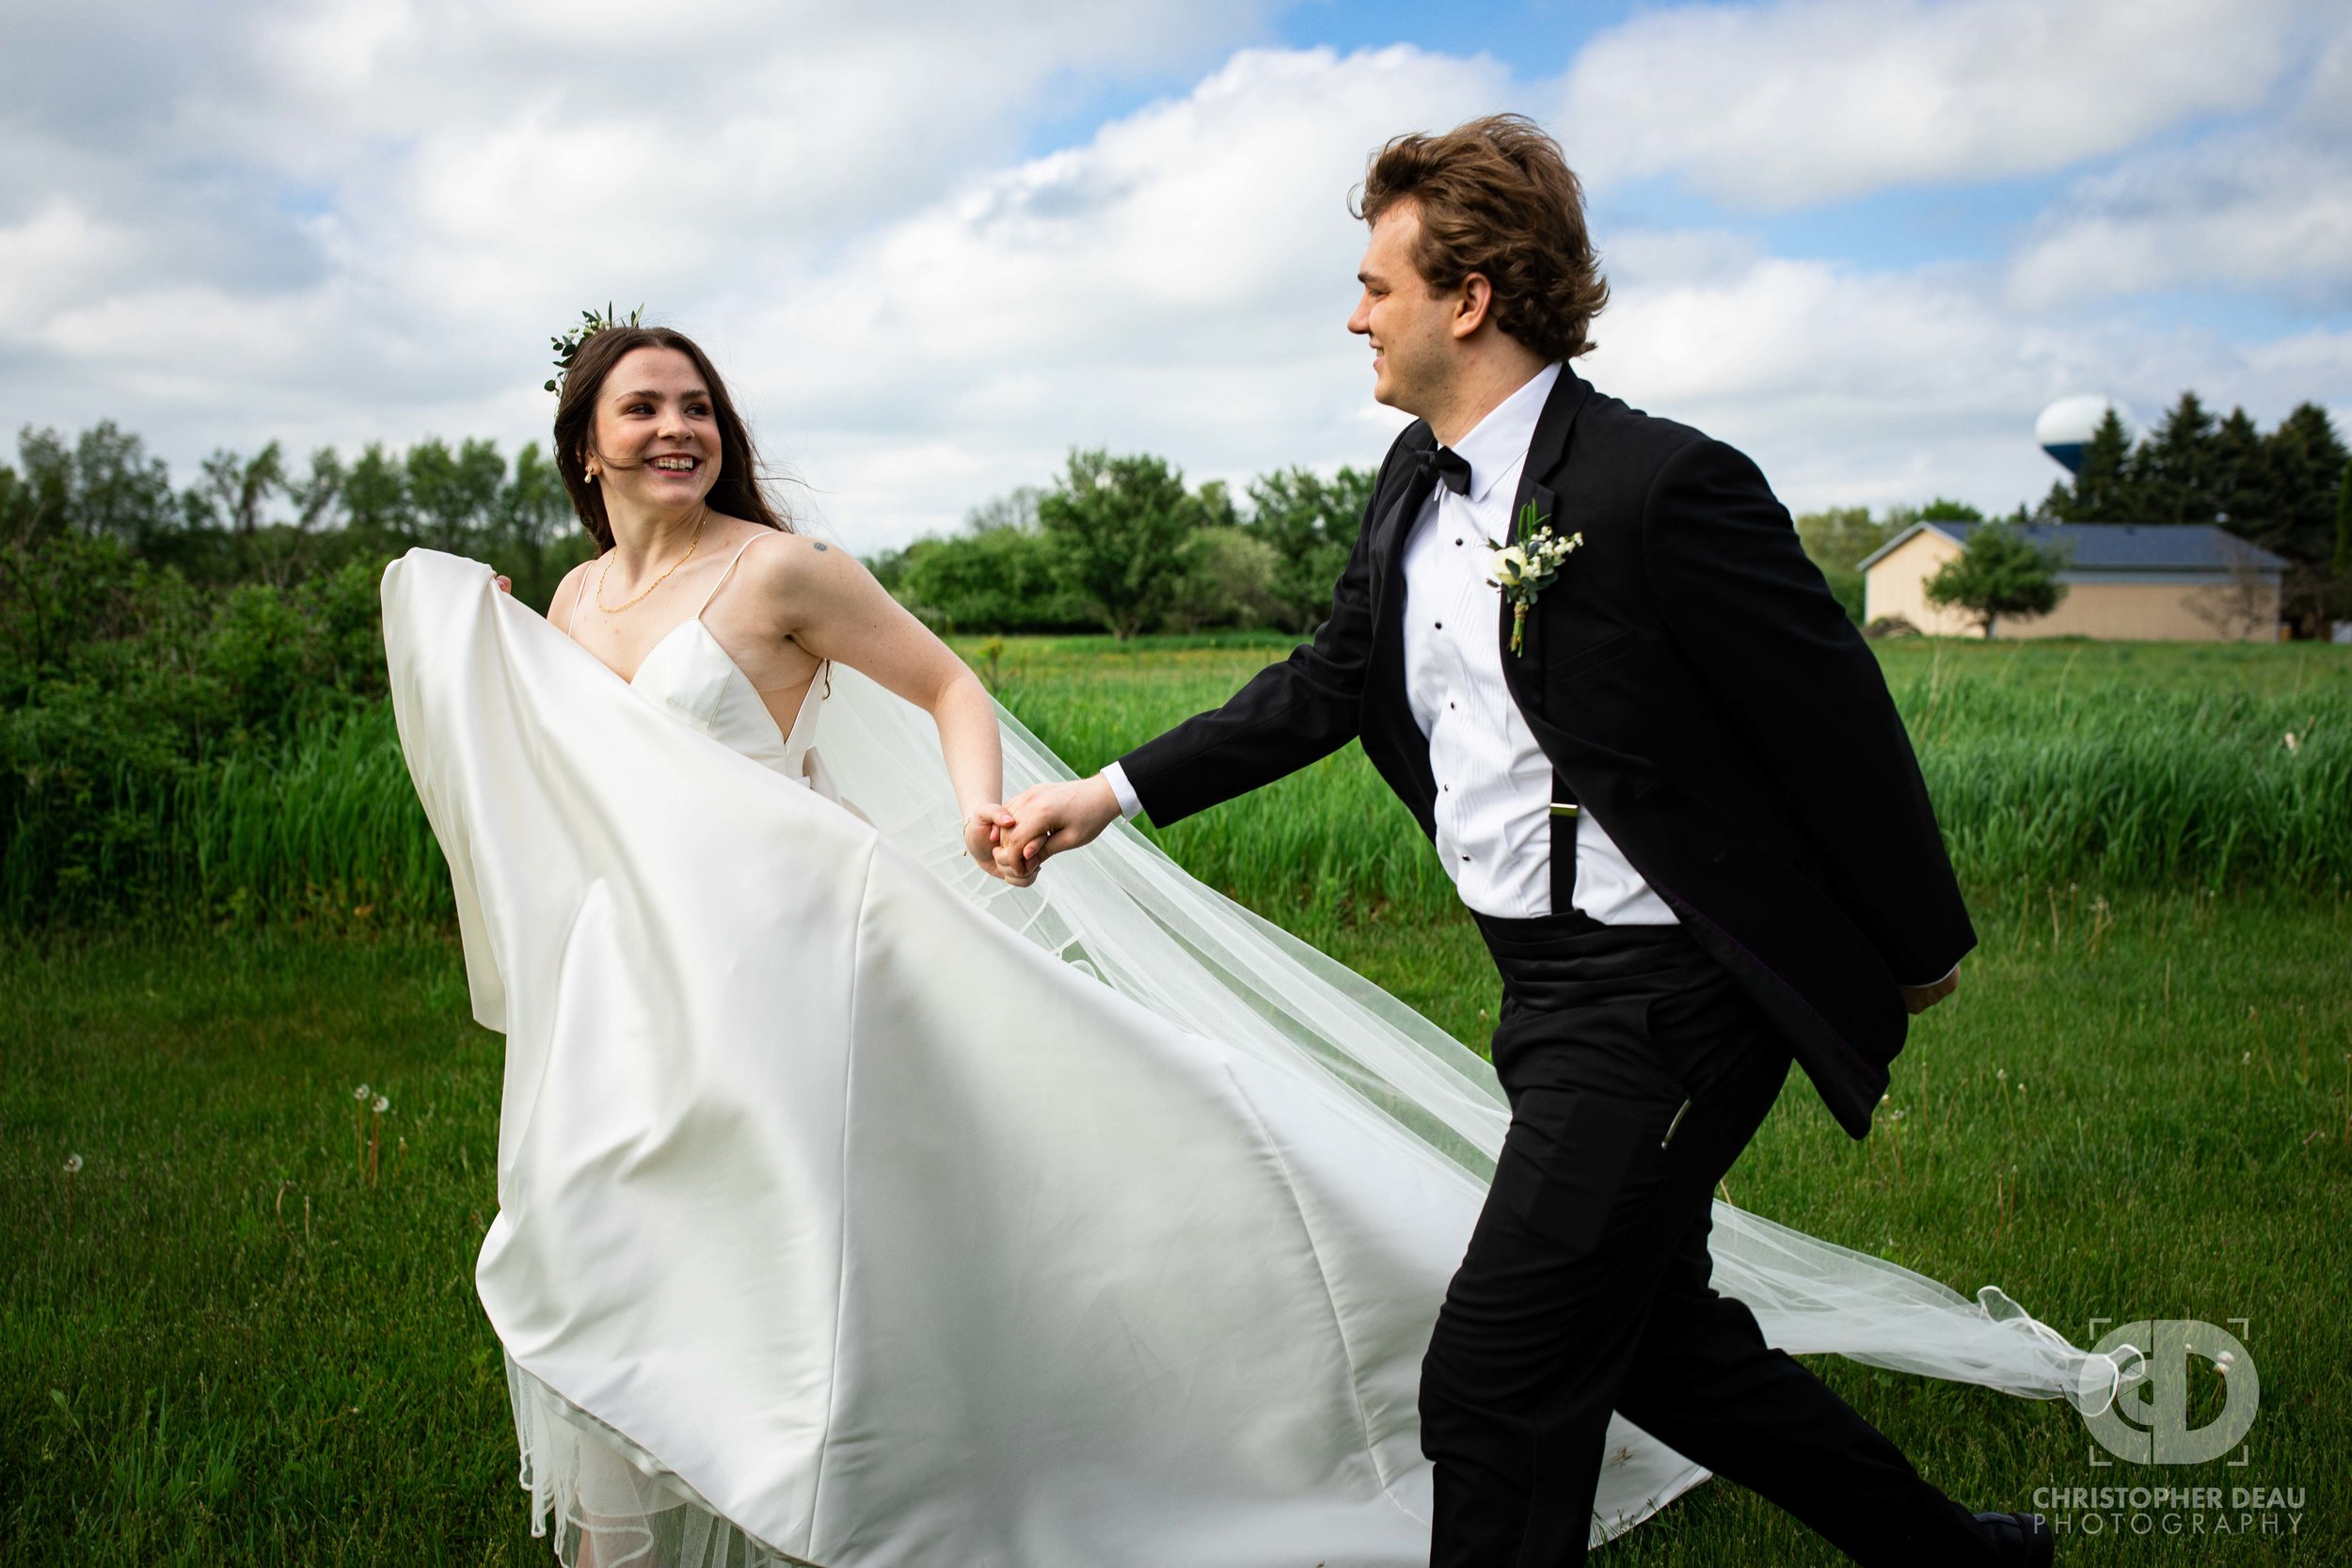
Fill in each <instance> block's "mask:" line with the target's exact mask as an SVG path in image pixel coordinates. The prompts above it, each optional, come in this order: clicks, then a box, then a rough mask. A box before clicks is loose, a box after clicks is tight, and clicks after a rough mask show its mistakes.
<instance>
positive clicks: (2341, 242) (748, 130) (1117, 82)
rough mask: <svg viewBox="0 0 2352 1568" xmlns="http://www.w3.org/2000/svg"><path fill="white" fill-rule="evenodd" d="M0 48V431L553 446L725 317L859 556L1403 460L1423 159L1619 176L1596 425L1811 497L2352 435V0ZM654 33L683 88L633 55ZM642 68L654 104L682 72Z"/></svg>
mask: <svg viewBox="0 0 2352 1568" xmlns="http://www.w3.org/2000/svg"><path fill="white" fill-rule="evenodd" d="M12 25H13V26H14V27H15V29H16V30H15V32H13V33H12V39H11V42H12V47H11V49H10V51H9V54H8V58H7V59H6V60H5V61H0V417H5V418H6V419H7V420H8V421H9V423H10V425H11V426H12V427H14V426H22V425H24V424H36V425H54V426H57V427H60V428H63V429H65V430H68V431H72V430H73V429H76V428H79V427H82V426H85V425H87V424H88V423H90V422H93V421H94V420H98V419H101V418H111V419H115V420H119V421H120V422H121V423H123V424H124V425H126V426H128V427H130V428H132V429H135V430H136V431H139V432H140V433H142V434H143V435H145V436H147V437H148V438H149V440H150V441H151V443H152V444H153V446H154V447H155V449H156V450H157V451H160V452H161V453H163V454H164V455H165V456H166V457H167V458H168V459H169V460H170V461H171V462H172V464H173V465H174V467H175V469H176V470H177V471H179V472H180V473H181V474H182V475H183V477H185V476H186V475H187V474H188V473H190V472H192V470H193V466H194V464H195V463H196V462H197V460H199V458H200V457H201V456H202V455H203V454H204V453H205V452H207V451H212V450H214V449H215V448H221V447H226V448H230V449H233V450H241V451H250V450H252V449H254V448H255V447H258V446H259V445H260V444H261V443H262V442H263V441H265V440H268V439H272V438H278V439H281V440H283V441H284V442H285V443H286V444H287V446H288V447H289V448H290V449H292V450H293V451H295V452H297V453H301V452H305V451H309V450H310V449H311V448H313V447H315V446H318V445H322V444H326V443H330V442H331V443H334V444H337V445H339V446H342V447H344V448H345V449H350V448H353V447H356V446H358V445H359V444H361V443H364V442H367V441H371V440H380V441H384V442H386V443H388V444H389V445H392V446H395V447H397V446H401V445H405V444H406V443H408V442H411V441H414V440H417V439H420V438H421V437H424V436H436V435H437V436H445V437H450V438H456V437H459V436H473V435H481V436H491V437H494V438H496V439H498V440H499V441H500V442H501V444H503V445H506V446H508V447H512V446H514V445H515V444H516V443H519V442H522V441H526V440H533V439H543V438H544V434H545V430H546V422H547V418H548V412H549V408H548V399H547V397H546V394H545V393H544V392H542V391H540V389H539V383H540V382H541V381H542V380H543V379H544V378H545V374H546V372H545V369H544V366H543V364H542V361H543V360H544V357H545V347H544V345H545V343H546V340H547V338H548V334H549V333H550V332H552V331H554V330H556V329H557V328H559V327H561V326H562V325H565V324H566V323H567V322H568V321H569V320H570V319H572V318H574V317H575V316H576V315H577V312H578V310H579V309H580V306H581V305H583V304H587V303H601V302H602V301H604V300H605V299H607V298H612V299H617V300H619V301H620V302H621V303H622V304H623V305H624V306H627V305H633V304H636V303H638V302H640V301H643V302H644V304H645V305H646V307H647V308H648V310H649V313H650V314H651V315H653V316H654V317H656V318H658V319H661V320H666V321H670V322H673V323H675V325H680V326H683V327H685V328H686V329H688V330H689V331H691V332H694V333H696V334H697V335H698V336H700V337H702V338H703V339H704V340H705V341H706V342H707V345H708V346H709V347H710V348H711V349H712V351H713V353H714V354H715V355H716V356H717V357H718V359H719V361H720V363H721V365H722V367H723V369H724V370H725V371H726V372H727V373H728V374H729V377H730V379H731V381H733V382H734V384H735V386H736V389H737V391H738V394H739V398H740V400H741V401H742V402H743V403H744V404H745V405H746V406H747V408H748V409H749V410H750V412H751V413H752V415H753V417H754V419H755V423H756V425H757V428H758V429H759V431H760V433H761V435H762V437H763V439H764V441H765V443H766V445H767V448H768V450H769V451H770V452H771V454H772V455H773V456H774V457H776V458H777V459H778V460H779V461H781V462H782V463H783V464H785V465H787V467H789V468H790V469H792V470H793V471H794V472H796V473H797V474H798V475H799V476H801V478H802V479H803V481H804V482H805V484H806V487H807V488H806V492H805V504H806V505H807V506H808V507H809V508H810V509H811V510H813V511H814V512H815V513H817V514H818V515H820V516H821V517H822V519H823V520H824V521H826V522H827V523H829V524H830V525H831V526H833V527H834V529H836V530H837V531H839V532H840V533H841V534H842V535H843V536H844V537H846V538H848V539H849V540H850V542H851V543H852V544H854V545H855V546H858V547H861V548H871V547H875V546H881V545H885V544H890V543H896V542H898V541H901V540H904V539H906V538H909V537H913V536H914V535H915V534H918V533H920V532H923V531H932V530H938V529H944V528H952V527H954V526H956V524H957V522H958V520H959V519H960V518H961V515H963V513H964V512H966V511H967V510H968V509H969V508H971V507H972V506H974V505H976V504H977V503H978V502H980V501H982V500H985V499H988V498H989V497H990V496H992V495H995V494H1000V493H1001V492H1003V491H1004V490H1006V489H1009V488H1010V487H1012V486H1013V485H1016V484H1021V483H1040V482H1042V481H1043V480H1045V479H1047V478H1048V477H1049V476H1050V475H1051V474H1052V472H1053V471H1054V470H1055V469H1056V467H1057V466H1058V465H1059V462H1060V460H1061V457H1062V454H1063V453H1064V452H1066V451H1067V450H1068V449H1069V448H1070V447H1071V446H1073V445H1080V444H1083V445H1108V446H1112V447H1115V448H1121V449H1128V450H1135V449H1145V450H1152V451H1160V452H1164V453H1166V454H1167V455H1168V456H1170V457H1172V458H1173V459H1175V460H1176V461H1177V462H1178V463H1179V464H1181V465H1182V466H1183V467H1184V468H1185V470H1186V471H1187V472H1188V473H1189V474H1190V475H1191V476H1192V477H1194V478H1196V479H1205V478H1225V479H1230V480H1247V479H1248V477H1249V476H1250V475H1251V474H1254V473H1258V472H1263V471H1264V470H1266V469H1268V468H1271V467H1278V466H1283V465H1288V464H1293V463H1296V464H1305V465H1309V466H1311V467H1320V468H1325V469H1328V468H1331V467H1336V466H1338V465H1340V464H1342V463H1357V464H1368V463H1371V462H1373V461H1375V460H1376V459H1377V457H1378V455H1379V453H1380V451H1381V450H1382V448H1383V446H1384V445H1385V443H1386V441H1387V440H1388V438H1389V437H1390V436H1391V434H1392V433H1393V431H1394V429H1395V428H1396V424H1397V420H1396V418H1395V417H1394V416H1393V415H1392V414H1391V413H1390V412H1388V411H1386V410H1383V409H1381V408H1379V407H1378V406H1376V405H1375V404H1372V403H1371V401H1370V398H1369V395H1368V383H1369V367H1368V365H1367V363H1366V356H1365V355H1364V354H1363V352H1362V350H1361V349H1360V347H1359V345H1357V344H1356V343H1355V342H1354V341H1352V340H1350V339H1349V338H1348V337H1347V335H1346V334H1345V332H1344V331H1343V330H1342V323H1343V321H1344V319H1345V316H1346V313H1347V309H1348V307H1349V305H1350V304H1351V303H1352V299H1353V285H1352V282H1351V278H1352V275H1353V273H1354V270H1355V261H1356V256H1357V253H1358V251H1359V248H1360V245H1361V230H1360V226H1359V225H1356V224H1354V223H1353V222H1352V221H1351V220H1349V219H1348V218H1347V216H1346V214H1345V211H1344V200H1345V197H1346V193H1347V190H1348V188H1349V186H1350V185H1351V184H1352V183H1353V182H1354V181H1355V180H1356V179H1357V178H1359V176H1360V174H1361V170H1362V166H1363V160H1364V157H1365V155H1366V154H1367V153H1368V152H1369V151H1370V150H1371V149H1372V148H1373V147H1375V146H1376V145H1377V144H1378V142H1379V141H1380V140H1381V139H1383V138H1384V137H1385V136H1387V135H1391V134H1393V133H1395V132H1397V131H1401V130H1407V129H1432V128H1442V127H1443V126H1445V125H1449V124H1452V123H1455V122H1457V121H1458V120H1460V119H1467V118H1470V116H1472V115H1475V114H1481V113H1487V112H1492V111H1495V110H1500V109H1514V110H1518V111H1520V112H1524V113H1527V114H1530V115H1532V116H1534V118H1536V119H1538V120H1539V121H1541V122H1542V123H1543V124H1544V125H1545V126H1546V127H1547V128H1548V129H1549V130H1550V131H1552V132H1553V134H1554V135H1558V136H1559V137H1560V139H1561V141H1562V143H1563V146H1564V147H1565V149H1566V150H1567V153H1568V155H1569V158H1570V161H1571V162H1572V163H1573V164H1574V165H1575V166H1577V167H1578V169H1579V171H1580V172H1581V174H1582V175H1583V176H1584V178H1585V182H1586V185H1587V189H1588V192H1589V195H1590V198H1591V207H1592V220H1593V224H1594V228H1595V230H1596V232H1597V236H1598V238H1599V242H1600V245H1601V248H1602V251H1603V256H1604V260H1605V262H1606V264H1607V265H1608V267H1609V270H1610V275H1611V279H1612V283H1613V288H1614V291H1615V293H1614V302H1613V305H1612V308H1611V309H1610V310H1609V312H1608V313H1607V314H1605V315H1604V316H1603V317H1602V319H1601V321H1600V323H1599V324H1598V327H1597V337H1598V338H1599V341H1600V343H1601V348H1600V351H1599V352H1598V353H1597V354H1595V355H1594V356H1591V357H1590V358H1589V359H1587V360H1584V361H1581V362H1580V364H1579V367H1578V368H1579V370H1580V372H1582V373H1584V374H1587V375H1589V376H1590V377H1592V378H1593V379H1594V380H1595V381H1596V382H1597V384H1598V385H1600V386H1601V387H1602V388H1603V389H1604V390H1607V391H1610V392H1613V393H1616V394H1617V395H1620V396H1624V397H1626V398H1628V399H1629V401H1632V402H1634V403H1636V404H1639V405H1641V406H1644V407H1646V408H1649V409H1651V410H1652V411H1653V412H1657V413H1661V414H1665V415H1670V416H1672V417H1674V418H1677V419H1680V420H1685V421H1687V422H1691V423H1693V424H1697V425H1699V426H1701V427H1702V428H1705V429H1707V430H1708V431H1709V432H1710V433H1712V434H1715V435H1718V436H1723V437H1724V438H1726V439H1729V440H1732V441H1735V442H1736V443H1738V444H1740V445H1741V446H1742V447H1744V448H1745V449H1746V450H1748V451H1751V452H1752V453H1754V454H1755V455H1756V457H1757V458H1758V460H1759V461H1760V462H1761V463H1762V464H1763V465H1764V467H1765V469H1766V472H1767V473H1768V474H1769V475H1770V476H1771V477H1772V480H1773V482H1774V483H1775V485H1776V486H1777V487H1778V488H1779V490H1780V491H1781V493H1782V495H1783V497H1784V498H1785V499H1788V502H1789V503H1790V504H1791V506H1792V507H1794V508H1797V509H1799V510H1804V509H1807V508H1811V507H1817V506H1822V505H1828V504H1867V505H1873V506H1884V505H1888V504H1893V503H1897V502H1901V501H1906V500H1920V499H1926V498H1928V497H1929V496H1931V495H1938V494H1942V495H1952V496H1958V497H1962V498H1963V499H1970V500H1974V501H1976V502H1978V503H1979V504H1981V505H1985V506H1987V507H2000V508H2006V507H2008V506H2010V505H2013V504H2014V503H2015V502H2017V501H2019V500H2021V499H2029V498H2031V497H2034V496H2038V495H2039V494H2040V493H2041V492H2042V490H2044V489H2046V488H2047V485H2048V483H2049V482H2050V480H2051V479H2052V478H2053V477H2055V476H2056V474H2057V470H2056V469H2055V468H2054V467H2051V466H2050V465H2049V463H2048V462H2047V460H2046V459H2044V458H2043V457H2042V456H2041V455H2040V454H2039V452H2038V451H2035V450H2034V448H2033V445H2032V440H2031V430H2032V422H2033V418H2034V415H2035V414H2036V413H2037V412H2038V411H2039V409H2040V408H2041V407H2042V405H2044V404H2046V403H2048V402H2050V401H2052V400H2054V399H2056V398H2058V397H2060V396H2064V395H2069V394H2072V393H2076V392H2085V391H2092V392H2102V393H2106V394H2108V395H2112V396H2116V397H2120V398H2122V400H2124V401H2125V402H2126V403H2127V404H2129V405H2130V406H2132V407H2133V408H2135V409H2136V410H2137V411H2138V412H2140V413H2141V414H2142V415H2143V416H2153V415H2155V414H2156V413H2158V412H2160V411H2161V409H2162V408H2163V406H2164V405H2166V404H2169V402H2170V401H2171V400H2172V399H2173V398H2174V397H2175V396H2177V394H2178V393H2179V391H2180V390H2181V389H2183V388H2190V387H2193V388H2197V389H2198V390H2199V391H2200V392H2201V394H2203V395H2204V396H2205V397H2206V398H2207V400H2208V401H2209V402H2213V403H2217V404H2220V405H2222V406H2224V407H2227V406H2229V405H2230V404H2239V403H2242V404H2245V405H2246V406H2247V407H2248V409H2249V411H2250V412H2251V413H2253V414H2254V415H2255V416H2256V418H2257V419H2258V420H2262V421H2264V422H2265V423H2269V422H2271V421H2274V420H2277V419H2278V418H2279V417H2280V415H2282V414H2283V413H2284V412H2285V411H2286V410H2287V409H2288V408H2290V407H2292V406H2293V405H2294V404H2296V403H2297V402H2301V401H2304V400H2307V399H2308V400H2311V401H2315V402H2318V403H2320V404H2323V405H2325V406H2327V407H2328V408H2330V409H2331V410H2333V411H2335V413H2336V415H2337V417H2338V419H2339V420H2340V421H2345V420H2348V419H2352V15H2347V14H2346V13H2345V11H2344V8H2343V7H2342V6H2341V5H2324V4H2315V3H2305V0H2230V3H2226V4H2224V3H2220V0H2130V3H2124V0H1754V3H1743V4H1730V3H1724V4H1706V5H1675V4H1658V3H1652V4H1645V5H1641V6H1632V5H1616V4H1605V5H1566V4H1559V3H1552V0H1505V3H1501V4H1495V5H1488V6H1483V7H1481V6H1463V5H1455V6H1449V7H1442V8H1441V7H1432V6H1428V5H1425V4H1424V5H1413V6H1406V5H1394V4H1369V5H1366V4H1341V3H1338V0H1311V3H1305V4H1293V5H1287V6H1284V5H1271V4H1263V3H1260V0H1189V3H1178V0H1129V3H1127V4H1123V5H1121V6H1120V7H1117V8H1104V7H1100V6H1089V5H1084V4H1079V3H1077V0H1030V3H1026V4H1020V5H1012V4H1001V5H986V4H977V5H976V4H948V3H946V0H908V3H906V4H902V5H901V6H898V7H895V8H890V11H889V14H888V15H887V16H882V17H878V16H877V15H876V14H875V12H874V8H851V7H847V6H824V5H811V6H803V7H801V8H796V9H793V10H791V11H789V12H780V11H779V10H778V9H777V8H774V7H773V6H771V5H768V4H764V3H756V0H683V3H681V4H679V5H676V6H673V7H669V8H662V9H661V10H660V11H659V12H654V11H648V10H647V9H645V8H643V7H641V6H631V5H623V4H619V3H617V0H573V3H571V4H567V5H566V6H564V7H562V8H532V7H526V6H519V5H505V6H494V7H489V8H484V7H480V6H467V5H460V4H458V3H456V0H294V3H293V4H262V3H259V0H225V3H224V4H222V5H220V6H217V7H214V8H207V10H206V12H205V13H203V15H202V18H201V20H200V21H199V20H198V19H197V17H196V16H195V14H194V13H187V14H183V15H181V16H179V17H178V18H176V19H175V18H174V17H173V15H172V14H171V13H169V12H165V13H157V12H155V11H153V10H152V8H142V7H135V6H132V5H129V4H127V3H123V0H91V3H90V4H88V5H86V6H83V7H78V8H73V9H72V11H71V12H70V13H68V12H63V11H50V12H40V13H32V14H28V15H27V16H25V17H24V18H21V19H19V21H18V22H17V23H16V24H12ZM649 42H651V43H655V44H657V45H658V51H654V52H649V50H648V48H647V45H648V43H649ZM655 57H659V59H660V62H661V63H660V67H659V69H654V68H650V67H649V66H648V65H647V63H646V62H647V61H648V60H649V59H651V58H655Z"/></svg>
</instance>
